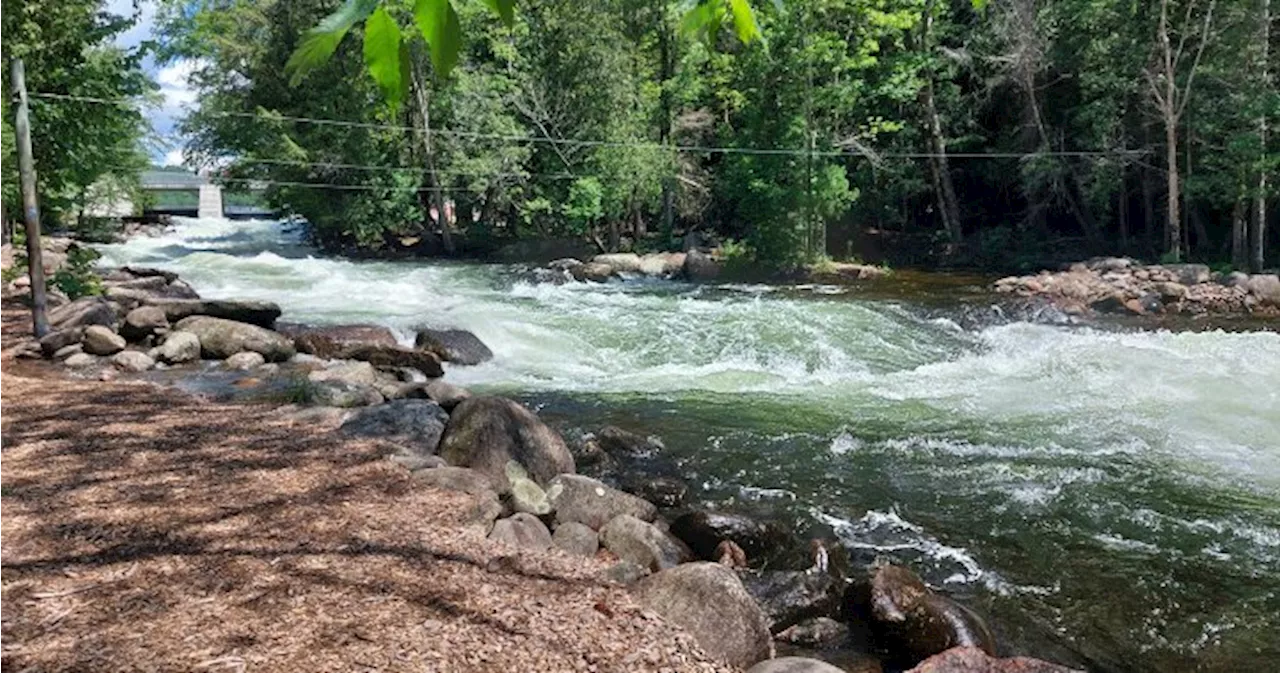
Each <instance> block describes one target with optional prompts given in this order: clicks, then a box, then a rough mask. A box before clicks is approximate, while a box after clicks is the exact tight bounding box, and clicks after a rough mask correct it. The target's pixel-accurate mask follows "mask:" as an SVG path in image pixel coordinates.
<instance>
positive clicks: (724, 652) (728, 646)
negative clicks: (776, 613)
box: [632, 562, 773, 669]
mask: <svg viewBox="0 0 1280 673" xmlns="http://www.w3.org/2000/svg"><path fill="white" fill-rule="evenodd" d="M632 594H633V595H634V596H635V598H636V600H637V601H638V602H639V603H640V604H641V605H642V606H644V607H645V608H648V609H650V610H653V611H654V612H656V613H658V614H659V615H660V616H662V618H663V619H666V620H667V621H669V622H671V623H673V624H676V625H678V626H681V627H684V629H685V630H686V631H688V632H689V633H691V634H692V635H693V637H694V639H695V640H696V641H697V642H698V644H699V645H700V646H701V647H702V649H703V650H704V651H706V652H707V654H710V655H711V656H713V657H715V658H717V659H719V660H721V661H723V662H724V663H726V664H729V665H730V666H737V667H739V668H744V669H745V668H747V667H749V666H751V665H752V664H755V663H756V662H759V661H762V660H764V659H768V658H769V656H770V655H771V654H772V649H773V647H772V645H773V643H772V641H771V639H770V637H769V628H768V626H767V625H766V623H765V619H764V614H763V613H761V612H760V608H759V606H757V605H756V603H755V601H754V600H752V598H751V595H750V594H748V593H747V590H746V589H744V588H743V586H742V582H741V581H740V580H739V579H738V576H737V575H736V574H734V572H733V571H732V570H730V569H728V568H726V567H724V566H722V565H720V564H719V563H705V562H704V563H686V564H684V565H681V566H677V567H675V568H670V569H668V570H663V571H662V572H659V573H656V574H654V575H651V576H649V577H646V578H644V579H642V580H640V581H639V582H638V583H637V584H636V585H635V587H634V588H633V589H632Z"/></svg>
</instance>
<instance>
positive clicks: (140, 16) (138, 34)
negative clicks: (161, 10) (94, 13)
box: [107, 0, 156, 49]
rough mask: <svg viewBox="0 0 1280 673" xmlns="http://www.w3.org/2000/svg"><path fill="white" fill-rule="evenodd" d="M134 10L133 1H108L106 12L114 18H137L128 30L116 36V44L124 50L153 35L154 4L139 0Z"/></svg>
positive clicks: (154, 20)
mask: <svg viewBox="0 0 1280 673" xmlns="http://www.w3.org/2000/svg"><path fill="white" fill-rule="evenodd" d="M137 4H138V7H137V8H136V9H135V8H134V0H109V2H107V12H108V13H111V14H115V15H116V16H124V17H134V16H136V17H137V22H136V23H134V24H133V26H132V27H130V28H129V30H126V31H125V32H123V33H120V34H119V35H116V44H117V45H119V46H121V47H125V48H126V49H129V48H133V47H136V46H138V45H139V44H141V43H142V42H143V41H144V40H149V39H151V38H152V37H153V36H154V35H155V23H156V3H155V2H150V1H149V0H141V2H138V3H137Z"/></svg>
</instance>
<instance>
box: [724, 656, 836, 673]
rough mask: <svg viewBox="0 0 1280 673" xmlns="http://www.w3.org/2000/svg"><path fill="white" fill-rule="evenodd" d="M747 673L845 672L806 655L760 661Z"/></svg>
mask: <svg viewBox="0 0 1280 673" xmlns="http://www.w3.org/2000/svg"><path fill="white" fill-rule="evenodd" d="M747 673H845V672H844V669H840V668H836V667H835V666H832V665H831V664H828V663H827V662H825V661H820V660H818V659H809V658H806V657H778V658H777V659H769V660H767V661H762V662H760V663H758V664H756V665H755V666H752V667H751V668H748V669H747Z"/></svg>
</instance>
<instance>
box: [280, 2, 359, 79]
mask: <svg viewBox="0 0 1280 673" xmlns="http://www.w3.org/2000/svg"><path fill="white" fill-rule="evenodd" d="M378 2H379V0H347V1H346V2H345V3H343V4H342V6H341V7H339V8H338V9H337V11H335V12H334V13H332V14H330V15H329V16H326V17H325V18H324V19H322V20H321V21H320V23H318V24H316V27H315V28H312V29H311V30H309V31H307V34H306V37H304V38H303V39H302V44H300V45H298V48H297V49H295V50H294V51H293V54H292V55H290V56H289V61H288V63H285V66H284V71H285V72H286V73H288V75H289V85H290V86H298V83H299V82H301V81H302V78H303V77H304V76H306V74H307V73H308V72H311V71H312V70H314V69H316V68H319V67H320V66H322V65H324V64H325V63H326V62H328V60H329V58H330V57H331V56H333V52H334V51H336V50H337V49H338V44H339V43H341V42H342V38H344V37H346V35H347V31H349V30H351V27H352V26H354V25H356V24H357V23H359V22H360V21H362V20H363V19H364V18H365V17H367V16H369V14H371V13H372V12H373V10H374V8H376V7H377V6H378Z"/></svg>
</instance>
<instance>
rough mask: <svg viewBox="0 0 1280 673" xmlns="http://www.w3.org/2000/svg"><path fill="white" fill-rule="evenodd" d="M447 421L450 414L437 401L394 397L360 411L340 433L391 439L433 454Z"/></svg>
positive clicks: (424, 452)
mask: <svg viewBox="0 0 1280 673" xmlns="http://www.w3.org/2000/svg"><path fill="white" fill-rule="evenodd" d="M448 420H449V414H446V413H445V411H444V409H441V408H440V405H438V404H436V403H435V402H428V401H427V400H392V401H390V402H387V403H386V404H379V405H378V406H376V407H369V408H368V409H362V410H360V411H357V412H356V413H355V414H353V415H352V416H351V418H348V419H347V421H346V422H345V423H343V424H342V428H341V429H340V432H341V433H342V434H344V435H346V436H348V437H378V438H382V439H389V440H392V441H394V442H396V443H397V444H400V445H402V446H405V447H408V448H411V449H413V451H414V452H415V453H418V454H422V455H431V454H434V453H435V452H436V446H437V445H438V444H439V443H440V435H441V434H443V433H444V424H445V423H446V422H447V421H448Z"/></svg>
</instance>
